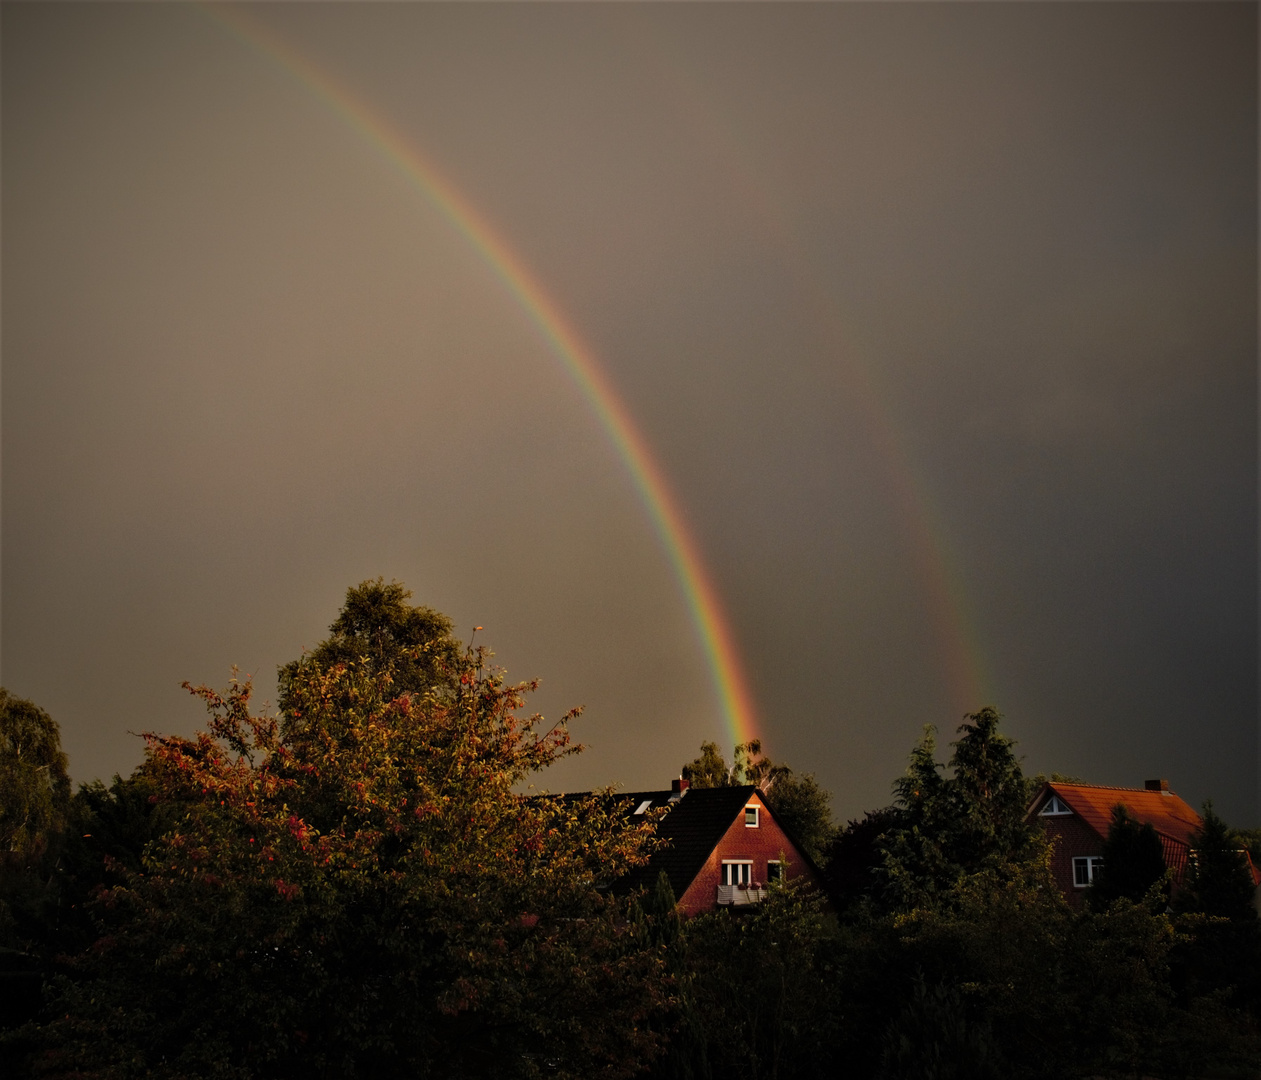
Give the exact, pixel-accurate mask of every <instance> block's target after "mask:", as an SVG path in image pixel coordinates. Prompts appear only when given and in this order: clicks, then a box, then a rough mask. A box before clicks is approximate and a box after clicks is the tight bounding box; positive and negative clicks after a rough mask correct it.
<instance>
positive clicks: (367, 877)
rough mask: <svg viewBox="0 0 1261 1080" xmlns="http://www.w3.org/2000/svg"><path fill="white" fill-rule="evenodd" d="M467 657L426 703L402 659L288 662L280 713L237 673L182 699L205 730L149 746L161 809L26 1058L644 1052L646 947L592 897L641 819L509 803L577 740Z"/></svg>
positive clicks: (499, 1068)
mask: <svg viewBox="0 0 1261 1080" xmlns="http://www.w3.org/2000/svg"><path fill="white" fill-rule="evenodd" d="M408 648H410V646H408ZM449 655H450V654H449V652H448V653H447V656H449ZM487 656H488V654H487V653H486V651H485V650H482V649H478V650H472V651H469V652H467V653H464V654H461V655H459V656H458V657H457V659H456V662H455V664H454V666H447V665H448V664H449V660H448V659H446V658H445V657H444V659H443V660H442V662H441V664H439V665H438V666H437V667H436V668H435V671H436V683H437V685H438V686H439V687H440V688H441V689H440V691H439V692H429V691H426V692H425V693H423V694H421V693H408V692H404V693H398V692H397V683H396V680H395V675H396V673H397V670H398V667H397V664H392V663H388V662H387V663H385V664H382V663H380V662H377V661H374V660H372V659H371V658H369V659H367V660H356V661H351V662H348V663H341V662H339V663H335V664H332V665H331V666H327V667H325V666H323V665H322V664H317V663H314V662H306V663H300V664H298V665H297V666H296V667H291V668H290V670H289V677H288V682H287V685H286V712H285V714H284V715H283V716H282V717H280V718H277V717H274V716H268V715H266V714H262V715H260V714H256V713H254V712H253V710H252V708H251V706H250V688H249V686H248V684H245V685H239V684H234V685H233V686H232V687H230V688H229V690H228V691H227V692H226V693H222V694H221V693H217V692H215V691H212V690H209V689H207V688H205V687H198V688H190V689H193V692H194V693H196V694H197V695H198V696H199V697H201V698H202V699H203V700H204V701H205V703H206V705H207V708H208V710H209V715H210V720H209V724H208V727H207V729H206V730H205V731H204V732H201V733H200V734H198V735H197V736H196V737H195V738H193V739H191V740H188V739H182V738H178V737H172V736H158V735H150V736H147V737H146V738H147V743H148V750H147V760H146V768H147V775H148V776H150V777H151V778H152V779H153V782H154V783H155V784H156V785H157V789H158V791H157V796H156V797H157V798H158V800H159V803H160V804H161V805H169V806H172V807H174V808H176V809H177V810H178V817H177V819H176V820H175V821H173V822H172V823H171V824H170V826H169V828H168V829H167V831H166V832H165V833H164V834H163V835H161V836H160V837H159V838H157V839H156V840H154V841H153V842H151V843H150V844H149V845H148V848H147V851H146V854H145V857H144V861H143V872H141V873H130V874H127V875H126V879H125V881H124V882H123V883H122V884H119V885H116V886H114V887H113V888H110V889H108V890H107V891H106V892H105V893H104V895H103V896H102V898H101V900H100V902H99V903H98V904H97V905H96V908H95V911H96V917H97V919H98V920H99V932H98V937H97V940H96V941H95V942H94V944H93V945H92V946H91V947H90V948H89V949H87V950H85V951H84V952H83V953H81V954H80V956H79V957H78V958H77V961H76V971H75V976H74V978H73V979H72V980H69V981H66V982H65V983H64V984H63V987H62V993H61V997H60V999H59V1001H58V1002H57V1005H56V1014H55V1015H56V1016H57V1019H55V1020H54V1021H52V1022H50V1023H49V1024H48V1025H47V1026H46V1027H45V1028H43V1029H42V1031H41V1033H40V1037H41V1039H42V1042H43V1045H44V1047H45V1054H44V1057H43V1058H42V1059H41V1060H42V1063H43V1065H44V1066H45V1067H46V1068H47V1069H48V1070H49V1071H50V1072H53V1073H57V1072H61V1073H69V1072H73V1071H75V1070H85V1071H92V1072H93V1074H94V1075H99V1076H105V1077H112V1076H120V1077H121V1076H131V1075H140V1074H144V1075H153V1076H172V1077H174V1076H182V1077H199V1076H212V1075H213V1076H234V1077H236V1076H240V1077H247V1076H269V1077H289V1076H293V1077H298V1076H302V1077H306V1076H311V1075H319V1076H324V1077H353V1076H377V1075H409V1076H416V1077H426V1076H438V1077H444V1078H445V1077H463V1076H477V1077H495V1076H504V1077H514V1076H534V1075H537V1074H539V1073H540V1072H541V1071H544V1066H545V1065H546V1069H547V1071H548V1074H549V1075H554V1076H561V1077H564V1076H570V1077H580V1076H582V1077H585V1076H590V1075H595V1074H597V1073H598V1074H600V1075H606V1076H614V1077H616V1076H623V1075H629V1074H630V1073H632V1072H634V1071H635V1070H636V1069H637V1068H638V1063H639V1062H641V1061H644V1060H647V1059H649V1058H651V1057H652V1056H653V1055H654V1054H656V1053H657V1051H658V1049H659V1044H660V1036H659V1035H658V1034H656V1033H654V1027H653V1025H652V1023H650V1020H651V1018H652V1017H653V1016H654V1015H656V1014H657V1013H658V1012H659V1011H660V1010H661V1008H662V1006H663V1003H664V1000H665V994H666V987H665V983H664V981H663V979H664V976H663V971H664V962H663V957H662V946H660V945H659V944H656V943H654V942H653V941H651V940H650V939H647V938H645V937H644V936H643V935H641V934H637V933H636V932H635V930H634V923H633V920H630V919H628V917H627V911H626V909H625V905H623V904H621V903H620V902H619V901H617V900H615V899H613V898H612V897H611V896H610V895H609V894H608V893H607V891H605V890H603V889H601V888H600V886H601V885H602V884H604V883H606V882H607V881H609V880H611V879H614V878H616V877H619V876H621V875H622V874H624V873H625V872H626V871H627V870H628V869H629V868H630V867H632V866H634V865H638V864H640V863H641V862H642V861H643V860H644V859H645V858H646V855H647V851H648V848H649V845H650V844H651V824H650V823H649V824H643V823H638V822H632V821H631V820H630V819H627V818H626V817H624V816H623V815H621V814H620V813H617V812H616V809H615V806H614V804H615V802H616V801H615V800H610V799H608V798H607V793H597V794H596V795H593V796H591V797H588V798H584V799H564V798H558V797H546V796H540V797H526V796H522V795H518V794H516V793H515V789H516V788H517V787H518V786H519V785H520V784H521V783H522V782H524V781H525V780H526V779H527V778H529V777H531V776H532V775H534V774H536V773H537V772H538V771H539V770H542V769H545V768H546V767H547V766H548V765H550V764H551V763H553V762H554V761H556V760H558V759H559V758H562V757H564V756H566V755H568V754H571V753H575V752H577V751H578V750H579V749H580V747H577V746H575V745H574V744H573V743H572V742H571V740H570V736H569V732H568V727H567V723H568V720H569V719H570V718H571V717H572V715H573V714H571V716H570V717H566V718H565V719H564V720H562V721H561V722H559V723H558V724H555V725H552V726H550V727H547V726H546V725H544V724H543V722H542V719H541V717H538V716H533V717H523V716H522V715H520V709H521V706H522V704H523V702H524V699H525V695H526V694H527V693H528V691H529V690H531V689H532V688H533V686H532V684H522V685H516V686H512V685H507V684H506V683H505V682H504V680H503V677H502V674H501V673H500V672H498V671H496V670H494V669H492V668H490V667H489V665H488V663H487Z"/></svg>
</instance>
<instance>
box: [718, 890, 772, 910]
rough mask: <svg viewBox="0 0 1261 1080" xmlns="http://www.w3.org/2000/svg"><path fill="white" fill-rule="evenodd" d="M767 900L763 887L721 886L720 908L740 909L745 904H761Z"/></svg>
mask: <svg viewBox="0 0 1261 1080" xmlns="http://www.w3.org/2000/svg"><path fill="white" fill-rule="evenodd" d="M765 899H766V889H765V888H763V887H762V886H761V885H719V886H718V904H719V906H720V907H728V906H730V907H740V906H741V905H743V904H760V903H761V902H762V901H763V900H765Z"/></svg>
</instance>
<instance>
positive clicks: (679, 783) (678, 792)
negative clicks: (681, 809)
mask: <svg viewBox="0 0 1261 1080" xmlns="http://www.w3.org/2000/svg"><path fill="white" fill-rule="evenodd" d="M690 786H691V781H690V780H684V779H683V777H681V776H680V777H679V778H678V779H677V780H671V781H670V801H671V802H678V801H679V800H680V799H681V798H683V796H684V795H686V794H687V789H688V788H689V787H690Z"/></svg>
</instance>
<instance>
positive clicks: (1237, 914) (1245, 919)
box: [1104, 802, 1257, 923]
mask: <svg viewBox="0 0 1261 1080" xmlns="http://www.w3.org/2000/svg"><path fill="white" fill-rule="evenodd" d="M1242 847H1243V845H1242V844H1240V842H1239V840H1238V838H1237V836H1236V835H1235V832H1234V830H1232V829H1231V828H1230V827H1229V826H1228V825H1227V824H1226V823H1225V822H1224V821H1223V820H1222V819H1221V818H1220V817H1219V816H1218V815H1217V813H1216V811H1214V809H1213V804H1212V803H1211V802H1206V803H1205V804H1204V814H1203V823H1202V824H1201V826H1200V829H1199V831H1198V832H1197V833H1196V836H1195V841H1194V844H1193V847H1192V851H1193V856H1192V858H1191V860H1190V864H1189V865H1188V867H1187V875H1186V883H1185V886H1184V888H1183V889H1182V891H1181V892H1180V893H1179V896H1178V905H1177V906H1178V908H1179V909H1180V910H1182V911H1198V912H1202V913H1203V914H1205V915H1213V916H1216V917H1218V918H1222V919H1230V920H1232V921H1234V922H1241V923H1255V922H1256V921H1257V910H1256V908H1255V907H1254V903H1255V900H1256V888H1255V886H1254V885H1253V881H1252V874H1251V873H1250V872H1249V870H1248V859H1247V857H1246V856H1245V855H1244V852H1243V850H1241V849H1242ZM1104 866H1105V867H1106V866H1107V863H1106V862H1105V863H1104Z"/></svg>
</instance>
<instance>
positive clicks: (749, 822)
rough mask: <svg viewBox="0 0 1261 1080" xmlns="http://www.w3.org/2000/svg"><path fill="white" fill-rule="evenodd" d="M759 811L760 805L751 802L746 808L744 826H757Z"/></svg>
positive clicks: (751, 827) (747, 827)
mask: <svg viewBox="0 0 1261 1080" xmlns="http://www.w3.org/2000/svg"><path fill="white" fill-rule="evenodd" d="M757 812H758V807H757V806H756V805H754V804H751V805H749V806H746V807H745V808H744V827H745V828H746V829H756V828H757Z"/></svg>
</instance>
